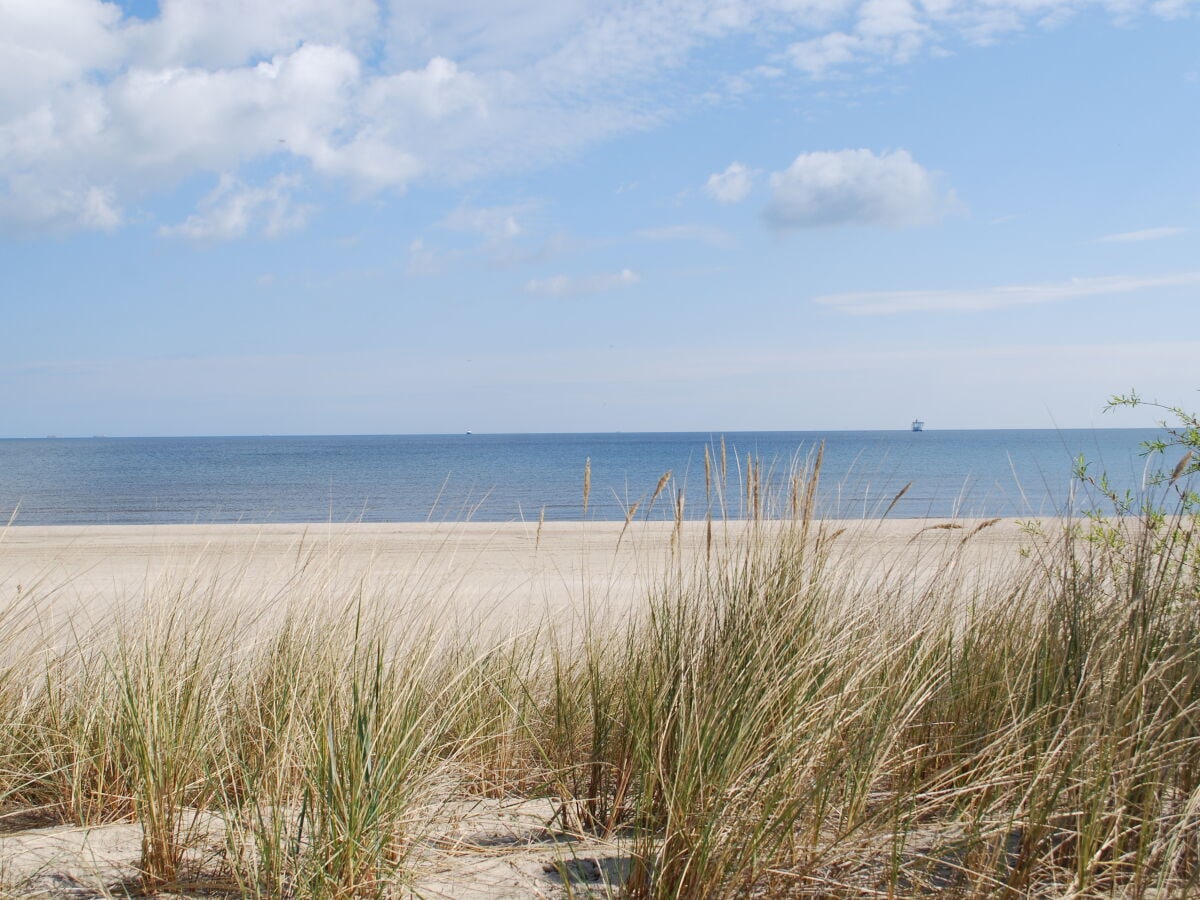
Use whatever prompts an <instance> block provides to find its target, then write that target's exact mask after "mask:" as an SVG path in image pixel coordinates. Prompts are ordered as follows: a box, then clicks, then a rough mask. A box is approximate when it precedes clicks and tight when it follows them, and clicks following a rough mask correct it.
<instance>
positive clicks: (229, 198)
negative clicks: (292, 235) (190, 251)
mask: <svg viewBox="0 0 1200 900" xmlns="http://www.w3.org/2000/svg"><path fill="white" fill-rule="evenodd" d="M297 187H298V182H297V180H296V179H295V178H288V177H285V176H278V177H276V178H274V179H272V180H271V182H270V183H269V184H267V185H265V186H263V187H252V186H250V185H246V184H243V183H241V182H240V181H238V179H236V178H234V177H233V176H230V175H224V176H222V177H221V180H220V182H219V183H218V184H217V186H216V188H214V189H213V191H212V192H211V193H210V194H208V196H206V197H205V198H204V199H203V200H201V201H200V207H199V209H198V210H197V211H196V212H195V213H194V214H193V215H190V216H188V218H187V219H186V220H184V221H183V222H180V223H179V224H178V225H169V226H165V227H163V228H161V229H159V231H160V233H161V234H163V235H164V236H167V237H182V238H190V239H191V240H197V241H221V240H229V239H231V238H239V237H244V236H245V235H248V234H261V235H263V236H265V237H278V236H279V235H281V234H285V233H286V232H289V231H294V230H296V229H298V228H301V227H303V225H304V223H305V220H306V219H307V217H308V214H309V212H310V211H311V207H309V206H307V205H304V204H300V203H296V202H295V200H294V199H293V198H292V192H293V191H294V190H295V189H296V188H297Z"/></svg>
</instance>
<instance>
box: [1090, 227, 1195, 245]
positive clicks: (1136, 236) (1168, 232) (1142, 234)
mask: <svg viewBox="0 0 1200 900" xmlns="http://www.w3.org/2000/svg"><path fill="white" fill-rule="evenodd" d="M1186 231H1187V229H1186V228H1175V227H1172V226H1169V225H1167V226H1163V227H1162V228H1143V229H1142V230H1141V231H1122V232H1121V233H1120V234H1106V235H1104V237H1099V238H1096V240H1097V242H1099V243H1103V244H1124V243H1133V242H1136V241H1157V240H1161V239H1162V238H1169V237H1175V236H1176V235H1178V234H1184V233H1185V232H1186Z"/></svg>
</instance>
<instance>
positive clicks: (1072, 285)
mask: <svg viewBox="0 0 1200 900" xmlns="http://www.w3.org/2000/svg"><path fill="white" fill-rule="evenodd" d="M1198 284H1200V272H1185V273H1182V274H1173V275H1155V276H1146V277H1136V278H1132V277H1121V276H1110V277H1102V278H1072V279H1071V280H1070V281H1062V282H1051V283H1045V284H1015V285H1006V286H1002V287H990V288H978V289H974V290H963V291H865V292H861V293H846V294H827V295H825V296H822V297H816V298H814V300H813V302H814V303H820V304H822V305H823V306H830V307H833V308H834V309H837V310H840V311H842V312H845V313H850V314H851V315H857V316H886V315H895V314H897V313H912V312H980V311H983V310H990V309H1006V308H1009V307H1014V306H1031V305H1035V304H1040V303H1056V302H1060V301H1064V300H1078V299H1081V298H1084V297H1101V296H1105V295H1111V294H1132V293H1135V292H1138V291H1148V290H1157V289H1161V288H1171V287H1187V286H1192V285H1198Z"/></svg>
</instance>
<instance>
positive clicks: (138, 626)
mask: <svg viewBox="0 0 1200 900" xmlns="http://www.w3.org/2000/svg"><path fill="white" fill-rule="evenodd" d="M818 470H819V458H812V459H809V460H807V461H806V462H805V463H804V464H801V465H799V466H798V467H796V468H794V469H793V470H790V471H788V472H786V473H784V474H783V475H782V476H780V475H778V474H777V473H775V472H773V471H772V470H771V468H770V467H769V466H764V465H762V464H761V463H759V462H758V461H755V460H746V461H745V462H744V464H742V465H735V466H732V467H731V466H728V465H727V461H726V454H725V452H724V448H722V449H721V452H720V454H719V459H718V454H717V453H714V454H713V457H712V459H711V460H708V459H706V466H705V474H706V485H705V488H706V490H705V494H706V497H705V502H706V504H707V509H708V510H709V517H708V519H707V520H706V521H704V522H701V523H697V524H696V525H695V526H692V527H690V529H689V527H688V526H686V525H685V524H684V523H683V522H682V519H683V509H684V503H683V493H682V488H677V487H676V486H675V485H674V483H673V482H671V481H670V480H669V479H667V480H664V482H663V483H660V485H659V486H658V488H657V489H656V490H655V491H654V496H653V497H652V498H651V500H650V502H649V503H647V507H652V506H653V505H654V501H656V500H659V499H660V495H666V496H668V497H669V498H670V500H671V503H670V504H669V505H668V504H667V503H666V502H662V503H661V504H660V509H666V510H670V512H669V513H668V514H673V515H674V517H675V519H676V521H675V524H674V529H675V532H676V534H675V535H674V536H673V539H672V542H671V545H670V546H671V551H670V553H669V554H668V555H667V556H666V557H664V559H663V560H662V569H661V573H660V577H659V578H657V580H656V586H655V588H654V589H653V590H652V591H651V592H650V593H649V595H648V596H646V597H644V598H641V601H640V602H639V603H635V604H634V605H633V607H632V608H631V610H629V611H626V612H625V613H624V614H622V615H621V616H619V617H617V616H612V615H609V614H607V611H606V610H605V609H604V608H603V607H602V605H601V604H599V602H598V601H597V600H596V599H595V598H586V597H582V598H579V603H578V608H579V615H578V616H577V617H576V618H575V619H574V620H573V621H570V622H566V623H564V622H549V621H548V622H545V623H543V624H542V625H541V627H537V628H534V629H532V630H530V631H527V632H523V633H519V634H516V635H504V636H490V635H488V634H485V633H484V632H481V631H471V630H468V629H465V628H459V627H458V626H456V625H453V624H447V623H445V622H443V621H440V620H439V619H438V617H437V615H436V610H435V612H434V615H429V614H428V613H426V612H422V609H423V607H422V605H421V599H422V598H421V597H420V596H419V592H417V595H416V596H408V597H405V598H404V599H403V601H402V602H400V601H397V599H396V598H395V597H391V596H388V595H386V594H371V593H369V592H368V591H366V590H365V588H364V586H363V583H361V582H357V583H355V582H351V583H347V584H344V585H341V586H340V587H338V586H337V585H336V584H335V579H331V578H329V577H326V576H327V574H328V573H323V572H322V571H321V568H320V565H319V564H318V563H313V562H312V561H311V560H310V561H309V562H308V563H306V566H308V567H309V570H308V571H307V572H306V573H305V575H304V577H298V578H296V579H294V580H293V581H292V582H290V583H289V587H288V589H287V590H286V591H285V592H284V594H283V595H281V596H279V597H273V598H270V599H269V600H268V599H267V598H264V603H263V609H262V610H257V611H247V610H245V609H229V608H227V605H226V604H224V603H223V598H222V595H221V592H220V591H218V590H213V589H212V588H211V586H205V585H204V584H202V583H195V582H193V583H191V586H190V587H187V586H185V588H183V589H180V590H164V591H162V593H161V594H155V593H154V592H153V591H151V592H150V594H149V595H148V596H147V597H145V598H142V600H143V602H141V603H140V605H138V606H136V607H134V608H129V609H126V610H124V611H122V612H121V613H120V614H119V615H118V614H114V615H113V616H112V617H111V618H110V619H109V620H106V621H102V622H100V623H99V624H97V625H94V626H92V627H90V628H89V629H87V630H84V631H81V632H79V633H72V634H69V635H67V636H66V637H65V638H64V636H63V635H61V634H59V635H55V636H54V639H53V640H51V639H49V638H48V637H47V636H45V635H42V636H39V632H38V631H37V629H36V628H32V627H28V623H29V622H31V621H36V619H37V614H38V610H39V609H41V608H42V607H43V606H44V605H45V604H46V603H47V602H49V601H50V600H52V599H53V598H45V597H42V598H39V597H37V596H35V595H34V594H26V595H22V596H19V597H17V598H15V599H14V600H13V601H12V602H11V603H10V604H9V607H8V608H7V609H6V610H4V612H3V616H4V619H5V621H4V624H5V625H6V626H8V627H5V628H3V629H0V815H3V816H13V815H17V814H20V815H23V816H24V815H27V814H29V813H31V812H37V813H38V814H39V815H41V816H43V817H44V818H45V819H46V820H47V821H57V822H65V823H77V824H90V825H96V824H102V823H107V822H135V823H137V824H138V825H139V826H140V828H141V831H142V833H143V841H142V848H141V857H140V862H139V864H138V871H139V879H138V882H137V883H136V884H133V885H125V886H123V887H122V888H121V889H122V890H125V891H130V890H136V891H140V892H142V893H146V894H154V893H157V892H164V891H172V892H176V893H179V892H187V891H188V890H196V891H199V890H201V889H204V890H209V891H211V890H217V889H220V890H224V891H227V892H229V893H230V894H234V895H243V896H262V897H315V898H351V897H385V896H399V895H403V894H404V892H405V891H406V890H408V889H409V887H410V886H411V884H412V883H413V881H414V879H415V878H416V877H417V876H418V875H419V872H420V867H421V860H422V853H423V849H422V848H424V847H427V846H430V845H431V844H432V843H436V841H437V840H438V838H437V834H436V827H435V825H434V823H435V821H437V819H438V815H439V809H440V808H441V807H442V806H444V805H445V804H447V803H449V802H451V801H454V800H458V799H462V798H471V797H487V798H507V799H539V798H540V799H546V800H549V802H550V804H551V807H552V809H553V813H552V815H551V816H550V818H549V819H548V820H547V821H546V823H545V824H546V827H547V828H549V829H557V830H558V831H560V832H564V833H567V834H574V835H579V836H583V837H587V838H589V839H592V840H595V841H598V842H603V843H604V845H605V846H607V847H610V848H612V852H613V853H614V854H615V855H617V856H620V857H621V858H622V859H623V861H624V865H623V866H622V867H621V869H620V872H621V873H622V874H621V877H620V879H619V881H618V883H617V884H616V886H615V887H611V888H610V887H606V888H605V890H606V891H610V892H616V893H618V894H620V895H623V896H627V897H632V898H692V897H713V898H720V897H740V896H772V897H786V896H797V897H799V896H823V897H828V896H846V897H861V896H921V895H925V894H929V893H933V892H939V893H950V894H951V895H958V896H964V897H966V896H970V897H975V896H1037V895H1045V896H1062V895H1067V894H1069V895H1077V896H1084V895H1105V896H1108V895H1121V896H1130V897H1147V896H1166V895H1171V896H1176V895H1180V896H1182V895H1186V894H1187V893H1189V892H1193V891H1195V890H1196V888H1197V880H1198V879H1200V577H1198V570H1197V562H1198V559H1200V557H1198V552H1197V546H1196V544H1195V543H1194V540H1195V539H1194V536H1193V535H1194V533H1193V530H1192V521H1191V520H1190V518H1187V517H1185V516H1183V515H1174V516H1170V515H1168V516H1165V517H1164V516H1157V517H1147V516H1125V517H1119V518H1113V519H1107V520H1104V519H1097V520H1092V521H1090V522H1089V521H1083V522H1080V521H1079V520H1065V521H1063V522H1054V523H1050V524H1047V525H1044V526H1042V527H1041V528H1040V529H1039V528H1034V527H1033V526H1032V525H1031V526H1030V528H1029V535H1028V541H1027V552H1026V553H1025V554H1024V555H1023V556H1017V555H1015V554H1014V555H1013V557H1012V558H1011V559H1008V558H1004V559H995V560H991V561H989V562H991V563H993V565H992V567H991V568H989V570H988V571H986V572H985V571H981V570H979V569H978V568H973V566H977V565H978V563H977V560H976V562H975V563H972V564H971V565H967V564H966V563H965V561H966V560H968V559H975V557H968V556H967V555H966V550H967V549H968V548H969V547H970V546H971V542H972V541H973V540H978V534H979V532H980V531H981V530H982V529H986V528H987V527H989V525H991V524H992V523H981V524H979V525H978V526H976V527H974V528H973V529H972V528H961V529H959V530H958V531H955V532H953V533H952V534H951V535H950V537H948V538H947V540H946V542H945V543H944V546H945V547H946V548H948V549H946V550H945V552H943V553H942V554H941V555H940V556H938V557H937V558H936V559H934V560H932V561H927V563H926V564H925V567H924V568H923V569H922V570H921V571H920V572H914V571H910V570H899V569H898V570H885V571H879V572H869V573H864V572H862V571H859V570H858V569H856V564H855V559H854V556H853V554H850V553H843V552H842V551H841V547H842V544H841V540H842V539H841V537H840V536H839V535H838V534H836V533H835V531H834V530H833V529H832V527H831V526H830V525H828V524H826V523H823V522H821V521H820V520H819V519H816V518H815V517H814V510H813V508H812V503H813V497H814V496H815V490H814V483H815V479H816V477H817V473H818ZM731 476H732V478H731ZM730 480H733V481H734V482H735V484H734V488H733V491H732V492H731V491H729V490H728V484H729V481H730ZM735 505H736V506H737V507H738V510H739V512H740V513H741V514H743V517H742V518H739V519H737V520H733V519H731V518H730V517H729V515H728V511H729V508H730V507H731V506H735ZM631 519H632V516H631ZM627 526H629V527H630V528H635V527H636V526H635V525H629V523H627ZM624 535H625V533H624V532H622V536H623V537H624ZM689 535H690V536H691V538H688V536H689ZM626 539H629V538H626ZM35 593H36V592H35ZM430 602H431V603H435V602H436V598H430ZM2 822H3V819H0V824H2ZM214 840H215V841H217V843H218V844H219V845H220V846H221V847H222V848H223V849H221V851H220V852H218V853H213V852H211V850H206V851H204V852H200V849H201V848H202V847H209V848H211V845H212V843H213V841H214ZM10 889H11V890H14V892H15V890H16V888H10Z"/></svg>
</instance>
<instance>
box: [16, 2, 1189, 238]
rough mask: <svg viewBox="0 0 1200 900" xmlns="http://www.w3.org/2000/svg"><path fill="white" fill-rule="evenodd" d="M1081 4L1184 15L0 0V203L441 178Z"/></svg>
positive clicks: (142, 200)
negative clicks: (138, 11) (281, 180)
mask: <svg viewBox="0 0 1200 900" xmlns="http://www.w3.org/2000/svg"><path fill="white" fill-rule="evenodd" d="M1086 6H1098V7H1100V8H1103V9H1107V10H1109V11H1110V12H1111V14H1112V15H1113V16H1114V17H1120V18H1122V19H1123V20H1128V19H1129V18H1131V17H1133V16H1136V15H1140V14H1146V15H1159V16H1167V17H1178V16H1187V15H1191V12H1190V10H1191V9H1192V8H1194V4H1189V3H1187V2H1186V0H922V2H920V3H918V2H915V0H664V2H661V3H652V4H651V3H627V2H624V0H594V2H591V0H588V2H585V0H462V2H461V3H454V4H446V3H444V2H440V0H405V2H403V3H401V2H399V0H343V2H339V3H329V2H327V0H160V2H159V3H158V5H157V12H156V14H155V15H152V16H149V17H147V18H145V19H142V18H138V17H135V16H132V15H130V14H128V13H123V12H122V8H121V7H120V6H119V5H118V4H116V3H111V2H102V0H0V217H3V219H4V220H6V221H7V222H9V223H10V224H11V223H13V222H18V223H20V224H21V225H22V226H30V227H34V226H37V225H41V226H42V227H49V228H69V227H77V228H110V227H113V226H114V224H115V223H119V222H120V221H122V220H123V219H128V218H136V217H137V216H136V215H134V213H139V210H138V207H139V206H147V205H151V204H153V202H154V200H155V198H156V197H157V196H158V195H159V194H161V193H162V192H166V191H169V190H172V189H173V188H175V187H176V186H178V185H179V184H180V183H182V182H184V181H186V180H188V179H191V178H195V177H197V176H203V175H209V176H212V177H216V176H219V175H220V174H221V173H234V174H235V175H240V176H243V177H245V171H246V170H248V169H249V168H250V167H256V171H258V172H260V173H261V172H262V171H263V170H264V169H265V170H267V171H271V170H275V171H278V170H280V169H281V168H282V166H281V165H279V163H287V164H288V166H287V168H288V171H297V170H298V169H299V170H301V171H302V172H303V173H304V174H305V175H310V174H311V175H314V176H317V177H320V178H323V179H327V180H330V181H333V182H336V183H338V184H344V185H346V186H347V187H348V188H349V189H350V190H351V191H352V192H354V193H356V194H360V195H361V194H368V193H373V192H380V191H387V192H392V193H393V194H399V193H401V192H403V191H404V190H406V189H407V188H408V187H409V186H410V185H412V184H413V183H414V182H417V181H430V182H435V183H453V184H459V183H462V182H464V181H467V180H470V179H472V178H477V177H480V176H483V175H488V174H491V173H495V172H497V171H512V170H521V169H524V168H528V167H530V166H535V165H538V164H542V163H545V162H547V161H553V160H557V159H560V158H562V157H564V156H566V155H569V154H572V153H575V152H577V151H579V150H580V149H582V148H584V147H587V146H589V145H592V144H594V143H596V142H598V141H601V140H605V139H607V138H610V137H612V136H614V135H617V134H621V133H626V132H629V131H631V130H635V129H646V128H650V127H653V126H654V125H655V124H657V123H658V122H660V121H663V120H665V119H666V118H668V117H670V116H672V115H674V114H675V112H674V110H676V109H678V108H679V107H680V105H681V104H680V101H681V100H683V101H686V100H687V99H688V98H687V96H686V93H687V92H688V91H693V92H694V94H695V96H694V99H698V98H699V97H701V96H703V95H704V94H705V92H707V91H710V90H712V85H713V84H726V85H732V84H735V83H739V82H740V81H744V80H745V78H750V79H755V80H757V81H758V82H760V83H766V82H768V81H770V80H771V79H773V78H777V76H778V72H779V69H778V66H779V64H781V63H784V64H786V63H789V62H790V64H791V66H792V67H793V71H795V70H799V71H802V72H805V73H807V74H809V75H814V76H821V75H829V74H832V73H834V72H835V71H836V70H837V69H839V68H842V67H845V66H853V65H856V64H864V65H877V64H878V63H880V62H881V61H882V62H889V63H899V62H903V61H904V60H906V59H910V58H912V57H914V56H915V55H917V54H919V53H921V52H925V51H928V50H930V49H936V48H938V47H939V46H941V45H942V44H943V43H945V42H946V41H947V40H950V39H957V40H962V39H966V40H968V41H985V40H989V39H992V38H993V37H994V36H995V35H997V34H999V33H1001V32H1004V31H1013V30H1019V29H1023V28H1027V27H1031V26H1035V25H1038V24H1040V23H1042V22H1044V21H1046V20H1047V18H1048V17H1050V18H1052V17H1054V16H1055V15H1067V14H1073V13H1074V12H1075V11H1077V10H1078V9H1080V8H1083V7H1086ZM768 36H769V37H770V38H771V40H765V39H764V40H761V41H760V40H758V39H759V38H766V37H768ZM723 41H726V42H727V41H737V42H739V44H738V46H761V47H762V48H763V50H762V51H761V53H762V56H761V58H760V59H757V60H750V61H747V60H746V59H745V58H744V56H743V55H741V54H729V56H730V57H731V58H732V57H733V56H737V57H738V59H737V62H736V69H735V70H732V71H729V72H719V71H718V72H714V73H713V76H714V77H713V78H711V79H703V81H704V83H703V84H699V83H698V81H697V80H696V79H693V78H690V77H689V75H690V74H691V73H690V70H689V65H690V64H692V63H694V62H695V61H696V59H697V56H698V54H699V53H701V52H702V51H704V50H705V49H706V48H710V47H713V46H715V45H717V44H719V43H720V42H723ZM780 42H786V43H787V49H786V52H784V53H782V54H781V53H779V52H778V48H779V44H780ZM706 59H707V58H706ZM747 62H749V65H748V66H747ZM726 76H727V77H726ZM664 88H669V89H668V90H664ZM684 105H685V106H686V103H684ZM893 162H894V161H893ZM785 174H786V173H785ZM750 176H751V173H749V172H746V171H739V170H737V169H736V168H732V167H731V169H727V170H726V171H725V172H724V173H718V174H717V175H715V176H714V178H715V179H716V180H712V179H710V184H709V185H707V186H706V188H707V189H708V190H709V192H710V193H711V194H712V195H713V196H714V197H716V198H717V199H718V200H722V201H723V202H735V201H736V200H737V199H739V198H741V197H744V196H745V192H746V191H747V190H748V187H747V185H748V183H749V180H750ZM259 177H261V175H260V176H259ZM777 208H779V209H782V207H778V206H777ZM123 210H127V211H128V212H122V211H123ZM200 214H202V211H198V215H200ZM785 218H786V216H785Z"/></svg>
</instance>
